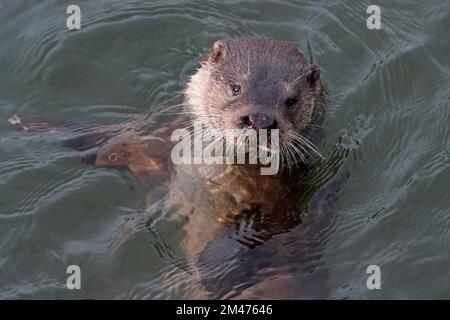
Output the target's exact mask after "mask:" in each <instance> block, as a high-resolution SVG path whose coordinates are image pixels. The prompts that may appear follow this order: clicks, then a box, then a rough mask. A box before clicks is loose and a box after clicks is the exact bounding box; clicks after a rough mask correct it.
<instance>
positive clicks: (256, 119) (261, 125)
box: [240, 113, 278, 130]
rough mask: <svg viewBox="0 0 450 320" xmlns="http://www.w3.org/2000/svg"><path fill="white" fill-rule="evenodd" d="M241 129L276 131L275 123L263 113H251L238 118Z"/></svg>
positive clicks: (276, 125)
mask: <svg viewBox="0 0 450 320" xmlns="http://www.w3.org/2000/svg"><path fill="white" fill-rule="evenodd" d="M240 125H241V127H247V128H253V129H256V130H257V129H277V128H278V124H277V121H276V120H275V119H274V118H272V117H271V116H269V115H267V114H265V113H251V114H249V115H246V116H242V117H241V118H240Z"/></svg>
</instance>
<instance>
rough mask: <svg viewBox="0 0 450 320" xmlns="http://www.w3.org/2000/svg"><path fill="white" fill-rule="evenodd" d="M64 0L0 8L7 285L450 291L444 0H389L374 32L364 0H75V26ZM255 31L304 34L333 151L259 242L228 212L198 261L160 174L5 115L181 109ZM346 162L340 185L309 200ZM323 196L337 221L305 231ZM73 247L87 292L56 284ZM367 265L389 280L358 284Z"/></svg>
mask: <svg viewBox="0 0 450 320" xmlns="http://www.w3.org/2000/svg"><path fill="white" fill-rule="evenodd" d="M68 4H70V3H62V2H61V3H58V4H56V3H54V2H51V1H40V2H39V3H35V4H32V5H30V4H29V2H26V1H16V2H9V3H4V4H2V5H1V7H0V19H1V21H2V31H1V32H0V43H1V45H0V70H2V72H1V75H0V150H1V151H2V152H1V153H0V162H1V165H0V195H1V196H0V237H1V240H2V241H0V298H29V297H34V298H136V299H139V298H198V297H201V295H202V293H201V292H202V288H203V287H206V288H207V289H208V290H210V291H212V292H215V294H216V295H217V296H219V297H239V295H242V296H246V297H252V296H254V295H256V294H258V295H264V290H265V289H266V288H268V287H271V288H273V287H277V288H282V289H280V290H281V291H282V292H284V293H286V294H287V295H289V294H290V293H291V292H293V293H292V294H291V295H290V296H289V297H297V298H299V297H301V298H312V297H326V298H336V299H343V298H448V297H449V296H450V292H449V289H448V288H449V287H450V286H449V280H448V279H449V278H448V266H449V263H450V256H449V254H448V252H449V248H448V243H449V241H448V240H449V237H450V235H449V232H448V230H449V223H450V221H449V219H448V214H449V213H450V211H449V207H450V200H449V199H450V198H449V197H448V191H447V190H448V189H449V182H448V181H450V180H449V178H450V171H449V166H450V151H449V150H450V145H449V141H450V130H449V126H448V123H449V122H450V112H449V110H450V108H449V103H450V102H449V101H450V90H449V85H448V84H449V76H450V68H449V65H448V56H449V53H450V42H449V39H448V36H447V35H446V34H447V32H446V31H447V30H448V29H449V28H450V25H449V21H450V19H449V12H450V10H449V5H448V3H446V2H445V1H437V0H436V1H432V3H428V2H427V3H423V4H422V3H419V2H418V3H414V4H413V3H404V2H403V1H394V2H389V3H383V4H381V5H380V6H381V7H382V30H381V31H370V30H368V29H367V28H366V27H365V19H366V16H367V15H366V13H365V9H366V8H367V6H368V5H370V3H369V2H368V1H363V2H361V3H359V4H357V5H356V4H354V2H352V1H345V0H344V1H337V2H333V3H330V2H328V1H318V2H317V1H316V2H310V1H288V0H286V1H280V2H272V1H254V2H252V1H245V2H244V1H232V2H228V3H226V4H222V3H221V2H219V1H168V2H164V3H163V2H161V3H151V2H147V1H126V2H125V1H95V2H94V1H81V2H80V7H81V10H82V17H83V18H82V29H81V30H80V31H68V30H67V28H66V27H65V19H66V17H67V15H66V13H65V10H66V7H67V5H68ZM254 35H257V36H265V37H272V38H276V39H281V40H287V41H291V42H293V43H294V44H295V45H296V46H297V47H298V48H300V50H301V51H302V52H304V53H308V51H309V50H308V44H309V45H310V47H311V52H312V55H313V58H314V62H315V63H317V64H318V65H319V66H320V67H321V70H322V75H323V78H324V79H325V81H326V82H327V84H328V87H329V91H330V103H329V113H328V115H327V122H326V124H325V128H324V133H325V142H324V143H323V144H322V145H320V146H319V147H320V150H321V152H322V153H323V154H324V155H325V156H326V157H325V160H324V161H322V162H320V163H317V164H316V166H315V167H314V168H313V169H312V170H311V171H310V173H309V179H308V183H307V184H305V185H304V186H303V188H302V189H301V190H300V189H299V190H298V191H299V192H298V193H299V194H298V201H297V212H298V214H299V215H300V217H302V218H305V224H303V223H302V224H299V225H298V226H295V227H293V228H292V230H291V231H290V232H285V233H281V234H276V235H273V237H272V238H271V239H268V240H267V241H266V242H265V244H264V245H260V246H254V247H252V248H250V249H245V250H241V247H236V246H238V242H236V241H230V240H229V239H233V237H235V236H236V234H237V235H239V236H244V237H245V238H246V239H247V238H251V239H253V238H258V235H256V236H255V234H253V233H252V232H255V230H257V229H255V228H252V227H249V225H248V224H249V223H251V222H252V220H251V219H250V220H249V219H238V220H236V221H234V224H233V226H232V227H230V228H229V229H226V230H224V231H223V232H224V234H225V236H223V237H221V238H219V239H221V240H220V241H218V240H216V241H218V242H216V243H214V242H212V243H210V244H209V246H208V247H207V248H206V249H205V251H204V252H203V254H202V255H200V256H199V259H198V261H199V262H198V265H197V266H192V265H191V263H190V262H189V261H190V260H189V259H188V258H187V257H186V256H185V254H184V252H183V250H182V247H181V244H180V242H181V238H182V224H180V222H179V221H175V220H173V219H171V212H169V211H168V210H167V207H165V206H164V203H163V201H161V199H163V197H164V196H165V195H166V192H167V189H166V188H165V187H164V186H161V187H160V188H156V189H154V190H152V192H151V193H150V194H145V193H144V190H142V188H141V187H140V184H139V183H138V181H137V180H136V179H135V178H134V177H133V176H132V175H131V174H130V173H129V172H127V171H117V170H111V169H108V168H94V167H92V166H87V165H85V164H83V163H81V161H80V158H81V157H83V156H88V155H89V154H88V152H87V151H81V152H80V151H76V150H72V149H70V148H63V147H62V143H63V142H64V141H65V140H67V139H68V138H71V137H72V136H70V133H64V134H62V135H48V134H45V133H42V134H33V135H27V134H24V133H23V132H20V131H16V130H14V129H13V128H11V127H10V126H9V124H8V123H7V121H6V119H8V118H9V117H11V116H12V115H14V114H19V115H24V114H36V115H39V116H43V117H47V118H52V119H57V120H71V121H75V122H81V123H87V122H89V123H103V124H122V123H128V122H130V121H133V120H135V119H137V118H138V117H139V116H140V115H143V114H146V113H149V112H150V113H152V112H155V111H157V110H164V109H168V108H173V109H174V110H176V106H177V105H178V104H180V103H182V90H183V88H184V86H185V84H186V81H187V79H188V77H189V75H191V74H192V73H193V72H194V71H195V68H196V67H197V60H198V59H199V57H201V56H204V55H205V54H206V53H207V52H208V50H209V48H210V46H211V44H212V42H213V41H214V40H217V39H220V38H229V37H232V38H236V37H240V36H254ZM160 121H170V118H167V119H164V118H163V119H161V120H160ZM347 172H348V173H349V179H348V181H346V183H345V185H344V186H343V187H342V189H341V190H340V193H339V194H340V197H339V201H335V202H333V201H331V202H329V201H325V202H323V201H317V200H314V199H320V197H321V196H322V197H326V194H327V192H326V191H322V192H320V191H319V190H330V189H326V188H325V186H331V187H329V188H331V190H333V187H334V186H335V184H333V183H334V182H336V181H340V180H339V179H341V178H342V177H346V173H347ZM324 188H325V189H324ZM146 203H150V204H151V205H150V207H148V206H147V205H146ZM324 203H335V206H333V207H330V208H324V207H323V206H321V204H324ZM328 209H329V210H331V212H333V213H334V214H335V219H336V220H333V221H332V222H330V228H325V229H320V228H319V229H320V230H323V232H310V233H309V234H308V236H306V234H307V231H308V228H307V224H306V221H307V219H312V217H313V216H315V217H320V216H321V215H320V212H322V213H324V212H330V211H327V210H328ZM317 212H319V214H316V215H314V213H317ZM307 213H308V214H307ZM318 220H319V221H326V220H321V219H318ZM253 222H254V221H253ZM311 230H312V229H311ZM227 233H229V234H227ZM221 248H225V249H224V250H222V249H221ZM247 248H248V246H247ZM222 252H225V253H223V254H222ZM243 252H244V253H243ZM268 257H269V258H270V259H269V258H268ZM287 257H289V258H287ZM211 261H212V262H213V263H212V264H211ZM218 262H224V265H223V267H222V270H220V271H221V272H217V270H215V269H214V268H213V267H211V265H213V266H215V267H217V266H218V265H219V266H220V264H218ZM225 262H227V263H229V264H226V263H225ZM71 264H77V265H79V266H80V267H81V269H82V272H83V282H82V286H83V290H81V291H69V290H67V289H66V288H65V283H66V276H67V275H66V273H65V271H66V268H67V266H68V265H71ZM370 264H377V265H379V266H380V268H381V272H382V290H373V291H370V290H368V289H367V287H366V285H365V283H366V279H367V274H366V268H367V266H368V265H370ZM242 266H247V267H248V268H244V267H242ZM193 267H195V268H193ZM211 268H212V269H211ZM302 268H303V269H302ZM197 270H198V272H197ZM299 270H301V272H299ZM311 270H315V271H314V272H312V273H309V272H310V271H311ZM201 277H203V283H201V279H200V278H201ZM264 279H265V280H266V282H264V281H263V280H264ZM292 280H298V281H299V282H301V283H306V285H305V287H304V288H305V290H297V289H298V288H294V289H293V291H292V288H290V287H289V284H290V283H291V282H292ZM245 288H249V289H245ZM305 292H310V293H311V294H310V295H308V294H305Z"/></svg>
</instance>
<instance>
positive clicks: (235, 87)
mask: <svg viewBox="0 0 450 320" xmlns="http://www.w3.org/2000/svg"><path fill="white" fill-rule="evenodd" d="M231 91H232V92H233V95H235V96H237V95H238V94H239V93H240V92H241V86H240V85H237V84H232V85H231Z"/></svg>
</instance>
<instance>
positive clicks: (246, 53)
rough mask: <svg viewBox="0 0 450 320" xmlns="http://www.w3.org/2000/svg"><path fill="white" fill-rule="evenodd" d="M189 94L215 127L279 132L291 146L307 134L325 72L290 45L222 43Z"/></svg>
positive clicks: (195, 77)
mask: <svg viewBox="0 0 450 320" xmlns="http://www.w3.org/2000/svg"><path fill="white" fill-rule="evenodd" d="M200 63H201V67H200V69H199V70H198V72H197V73H196V74H195V75H193V76H192V77H191V80H190V81H189V83H188V85H187V89H186V103H187V104H188V105H189V106H190V108H192V111H193V113H194V114H195V116H196V117H197V118H198V120H201V121H202V122H203V124H204V125H205V126H207V127H209V128H214V129H218V130H226V129H242V128H253V129H279V130H280V131H279V133H280V144H281V146H283V144H290V143H292V142H293V139H295V137H296V136H298V135H297V134H298V133H300V132H301V131H302V130H304V129H305V127H306V126H307V124H308V122H309V121H310V120H311V116H312V113H313V109H314V99H315V98H316V95H317V93H318V91H319V89H320V81H319V77H320V70H319V68H318V67H317V66H316V65H312V64H309V63H308V61H307V60H306V59H305V57H304V56H303V55H302V54H301V53H300V52H299V51H298V50H297V49H296V48H295V47H294V46H293V45H292V44H289V43H286V42H281V41H275V40H269V39H260V38H244V39H238V40H219V41H216V42H215V43H214V45H213V48H212V52H211V53H210V54H209V56H208V57H207V58H205V59H203V60H201V61H200Z"/></svg>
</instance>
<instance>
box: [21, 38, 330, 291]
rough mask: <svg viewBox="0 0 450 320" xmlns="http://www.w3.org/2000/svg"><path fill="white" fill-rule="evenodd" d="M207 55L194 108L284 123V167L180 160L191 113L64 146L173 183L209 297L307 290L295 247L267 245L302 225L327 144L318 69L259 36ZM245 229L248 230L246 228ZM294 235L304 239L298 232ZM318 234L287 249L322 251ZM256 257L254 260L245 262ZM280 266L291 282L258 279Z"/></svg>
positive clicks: (151, 182)
mask: <svg viewBox="0 0 450 320" xmlns="http://www.w3.org/2000/svg"><path fill="white" fill-rule="evenodd" d="M200 64H201V66H200V68H199V70H198V71H197V72H196V73H195V74H194V75H193V76H192V77H191V79H190V81H189V83H188V85H187V88H186V91H185V101H186V108H188V110H189V111H190V112H191V113H192V114H193V116H194V119H195V120H200V121H201V122H202V123H203V125H204V126H205V127H206V128H211V129H215V130H219V131H225V130H227V129H243V130H259V129H278V130H279V136H280V142H279V143H280V153H281V155H282V159H281V160H282V161H281V169H280V171H279V172H278V173H277V174H276V175H273V176H262V175H261V174H260V171H259V169H258V166H254V165H230V164H210V165H207V164H201V165H194V164H192V165H188V164H184V165H174V164H173V163H171V161H170V150H171V147H172V146H173V144H174V141H171V139H170V134H171V132H172V131H173V130H174V129H176V128H177V127H180V126H181V124H182V123H183V121H185V120H186V119H180V120H174V121H173V123H171V124H168V125H166V126H165V127H163V128H159V129H157V130H156V129H152V130H151V131H150V132H148V131H146V130H129V129H130V128H132V129H133V128H135V127H136V124H131V125H127V126H126V130H125V129H124V128H121V129H117V128H115V129H114V130H111V129H109V130H107V129H106V130H105V131H104V132H101V133H98V132H96V133H92V132H89V133H87V134H83V135H81V136H80V137H78V138H76V139H72V140H70V141H67V142H66V143H65V145H66V146H69V147H72V148H75V149H78V150H86V149H89V148H92V149H93V150H95V155H94V156H93V157H92V158H90V160H89V161H90V162H91V163H93V164H95V165H96V166H112V167H117V168H126V169H128V170H129V171H131V172H132V173H133V174H134V176H135V177H136V178H137V179H138V180H139V181H140V182H141V184H142V185H143V187H144V189H145V190H146V191H150V190H152V189H153V188H154V187H155V186H157V185H161V184H164V185H165V186H166V187H167V194H166V197H165V199H164V206H165V209H166V211H167V212H170V213H171V218H172V219H173V220H175V221H178V222H179V223H180V224H181V225H182V226H183V228H182V229H183V232H184V236H183V240H182V245H183V248H184V250H185V251H186V254H187V256H188V258H189V259H190V261H191V263H192V265H193V266H194V268H195V269H196V270H197V271H198V274H199V278H200V281H202V283H203V284H204V287H205V288H206V290H207V292H208V295H209V296H210V297H214V298H233V297H239V298H243V297H244V298H245V297H251V298H283V297H284V298H286V297H287V298H296V297H299V296H301V295H299V296H296V290H297V289H298V286H296V282H297V281H299V279H298V278H297V276H294V277H292V276H290V275H292V274H295V272H293V271H292V270H291V269H289V267H288V266H287V261H288V260H289V259H288V258H289V256H290V255H291V253H289V252H285V255H282V258H281V260H280V261H282V262H278V264H277V263H273V261H269V260H270V258H269V260H268V257H267V256H264V254H263V253H264V250H265V249H264V248H265V247H264V246H265V244H266V243H268V244H267V252H270V251H271V250H275V249H276V248H274V247H273V244H270V243H271V242H270V240H271V239H272V238H274V237H277V235H282V234H284V233H286V232H287V231H289V230H291V229H293V230H297V229H298V228H300V227H301V226H299V224H300V222H302V218H301V217H300V215H299V213H298V209H297V199H298V198H299V194H301V193H302V191H303V185H304V184H307V180H308V171H307V167H308V164H309V163H310V162H311V161H312V159H313V158H314V155H315V154H317V153H318V152H317V150H316V149H315V147H314V144H313V143H312V141H311V140H312V138H311V132H312V131H314V128H316V127H315V126H313V125H312V122H313V116H314V115H320V116H322V115H323V108H324V102H323V92H322V88H321V83H320V80H319V77H320V71H319V68H318V67H317V66H315V65H312V64H310V63H308V61H307V60H306V59H305V57H304V56H303V55H302V54H301V53H300V52H299V51H298V50H297V49H296V48H295V47H294V46H292V45H291V44H288V43H285V42H281V41H275V40H269V39H259V38H248V39H238V40H220V41H217V42H216V43H215V44H214V46H213V50H212V52H211V53H210V54H209V56H208V57H207V58H205V59H203V60H201V62H200ZM14 124H15V125H16V126H18V127H23V128H25V129H28V131H30V132H32V131H34V130H33V128H39V130H41V131H42V130H45V128H47V130H51V131H55V128H60V129H61V128H62V129H64V128H66V129H67V128H70V126H69V125H67V124H63V123H54V122H49V121H46V120H42V119H39V118H35V117H34V118H23V119H18V118H17V119H15V120H14ZM50 124H51V125H50ZM56 131H57V130H56ZM151 201H153V200H150V202H149V203H148V207H149V208H151V207H152V205H153V203H152V202H151ZM317 201H318V200H317ZM316 207H317V208H319V207H320V205H317V206H316ZM320 210H321V213H320V214H317V216H316V219H315V218H308V219H309V220H310V221H311V222H310V224H309V226H308V225H307V226H306V227H305V228H303V229H300V230H303V231H298V233H297V235H298V236H300V237H303V238H305V239H306V238H307V237H308V236H309V237H310V236H311V234H314V231H311V230H314V228H320V229H324V228H327V227H329V226H330V224H331V223H332V221H333V216H332V215H331V214H329V211H328V210H323V209H320ZM320 210H319V209H318V211H320ZM325 211H326V212H325ZM311 214H314V213H311ZM308 219H307V220H308ZM302 225H303V224H302ZM236 230H237V231H236ZM239 230H241V231H242V230H245V232H244V234H239ZM289 237H291V238H292V239H291V240H293V243H294V244H295V243H296V242H295V239H297V236H296V235H295V234H294V235H290V236H286V238H287V239H288V238H289ZM313 238H314V237H313ZM310 239H312V238H311V237H310ZM316 240H317V239H316V238H314V241H312V243H314V245H305V243H306V242H308V241H306V242H304V243H302V244H299V243H297V247H296V248H293V247H292V246H293V245H290V246H288V248H290V250H291V251H292V250H294V251H296V250H299V251H303V252H308V250H309V251H311V250H313V251H314V250H316V251H317V250H318V248H319V246H318V245H317V241H316ZM286 241H287V240H286ZM255 252H256V253H258V254H255ZM262 256H264V259H262ZM252 257H253V259H252ZM293 257H295V255H294V256H293ZM297 258H298V257H297ZM224 259H225V260H224ZM249 259H250V260H251V262H250V263H248V262H247V265H246V263H245V262H242V261H249ZM291 260H292V259H291ZM297 260H299V261H301V260H302V258H298V259H297ZM258 261H259V262H261V263H260V264H258ZM297 262H298V261H297ZM297 262H295V261H294V263H293V264H292V265H296V264H297ZM226 263H228V264H230V263H234V264H233V265H232V266H231V267H230V269H229V270H234V271H233V272H232V274H233V276H232V277H230V280H229V281H228V283H227V284H228V285H226V284H224V279H223V276H224V273H226V270H225V269H223V270H222V271H221V265H224V264H226ZM280 264H281V265H280ZM275 268H279V270H280V273H284V276H285V277H284V278H283V277H282V278H281V279H284V280H283V281H282V283H281V282H280V281H278V282H277V281H273V279H272V280H270V281H269V279H265V280H261V278H260V277H259V278H258V277H253V278H252V276H254V275H255V274H261V272H263V271H262V270H266V269H267V270H268V269H270V270H275ZM299 269H300V270H302V267H300V268H299ZM303 271H304V270H303ZM297 272H300V271H298V270H297ZM262 274H264V273H262ZM231 278H233V279H234V280H233V279H231ZM242 278H246V279H247V280H248V279H250V278H252V280H248V281H247V280H245V281H246V283H247V284H246V285H245V286H242V287H241V288H240V289H239V290H238V291H236V289H235V287H234V286H235V285H236V283H239V281H240V279H241V280H242ZM245 281H244V282H245ZM286 285H288V286H287V287H286ZM277 286H278V289H277V288H276V287H277ZM288 287H289V288H288ZM283 288H284V289H283ZM230 292H233V294H230ZM276 292H278V293H276ZM314 297H316V296H314Z"/></svg>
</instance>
